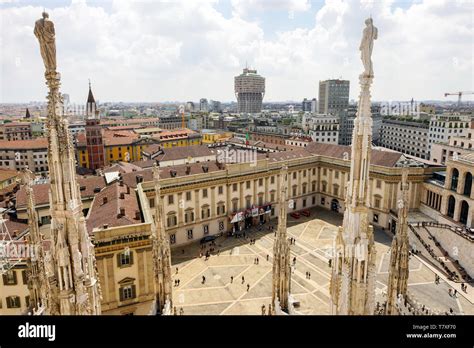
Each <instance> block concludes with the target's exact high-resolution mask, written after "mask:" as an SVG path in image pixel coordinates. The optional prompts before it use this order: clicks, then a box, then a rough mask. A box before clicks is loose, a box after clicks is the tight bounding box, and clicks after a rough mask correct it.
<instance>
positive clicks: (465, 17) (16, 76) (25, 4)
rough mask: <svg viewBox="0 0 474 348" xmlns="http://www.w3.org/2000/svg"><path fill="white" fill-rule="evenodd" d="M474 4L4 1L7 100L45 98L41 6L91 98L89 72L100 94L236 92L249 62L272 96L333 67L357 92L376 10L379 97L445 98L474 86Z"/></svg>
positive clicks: (170, 97) (168, 96) (110, 97)
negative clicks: (365, 33)
mask: <svg viewBox="0 0 474 348" xmlns="http://www.w3.org/2000/svg"><path fill="white" fill-rule="evenodd" d="M472 4H473V1H472V0H424V1H423V0H415V1H393V0H365V1H363V0H362V1H356V0H345V1H342V0H327V1H325V2H324V1H310V0H219V1H210V0H208V1H205V0H202V1H198V0H189V1H178V0H175V1H173V0H168V1H159V0H140V1H125V0H88V1H86V0H72V1H71V0H44V1H27V0H0V27H1V28H0V29H1V30H0V82H1V84H0V103H1V102H27V101H33V100H44V98H45V95H46V87H45V85H44V76H43V73H44V67H43V63H42V60H41V56H40V53H39V45H38V42H37V39H36V37H35V36H34V34H33V28H34V23H35V20H37V19H38V18H40V16H41V12H42V11H43V8H45V9H46V11H47V12H49V15H50V19H52V20H53V22H54V24H55V28H56V44H57V52H58V70H59V71H60V73H61V76H62V91H63V92H64V93H69V94H70V96H71V100H72V101H74V102H83V101H85V99H86V98H87V86H88V79H89V78H90V79H91V81H92V84H93V89H94V94H95V96H96V98H97V99H99V100H101V101H137V102H138V101H146V102H153V101H156V102H160V101H174V100H179V101H187V100H194V101H197V100H199V98H202V97H206V98H208V99H215V100H222V101H230V100H234V99H235V97H234V94H233V77H234V76H235V75H237V74H239V73H240V72H241V70H242V68H243V67H244V66H245V64H246V62H247V63H248V65H249V66H251V67H254V68H256V69H257V70H258V72H259V73H260V74H261V75H263V76H264V77H266V95H265V101H285V100H295V101H299V100H302V99H303V98H305V97H306V98H313V97H316V96H317V86H318V81H319V80H324V79H328V78H344V79H349V80H350V81H351V98H353V99H356V98H357V94H358V92H359V88H358V86H357V77H358V75H359V74H360V73H361V72H362V70H363V68H362V63H361V61H360V58H359V51H358V48H359V44H360V39H361V33H362V29H363V26H364V19H365V18H367V17H368V16H370V15H371V16H372V18H373V19H374V24H375V25H376V26H377V27H378V28H379V38H378V40H377V41H376V42H375V48H374V53H373V61H374V71H375V81H374V85H373V90H372V96H373V98H374V100H408V99H411V98H412V97H413V98H415V99H416V100H423V99H425V100H426V99H439V100H443V99H445V98H444V95H443V94H444V92H457V91H474V86H473V84H474V82H473V81H474V72H473V56H474V43H473V40H474V32H473V5H472ZM451 98H452V100H456V97H451ZM465 99H466V100H467V99H468V98H467V97H466V98H465ZM470 99H471V100H472V99H473V98H470Z"/></svg>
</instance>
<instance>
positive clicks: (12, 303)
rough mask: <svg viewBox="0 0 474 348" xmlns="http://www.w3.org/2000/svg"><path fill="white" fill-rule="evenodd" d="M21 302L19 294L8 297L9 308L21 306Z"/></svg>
mask: <svg viewBox="0 0 474 348" xmlns="http://www.w3.org/2000/svg"><path fill="white" fill-rule="evenodd" d="M20 307H21V302H20V297H19V296H9V297H7V308H20Z"/></svg>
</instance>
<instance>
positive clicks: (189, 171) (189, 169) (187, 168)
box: [186, 166, 191, 175]
mask: <svg viewBox="0 0 474 348" xmlns="http://www.w3.org/2000/svg"><path fill="white" fill-rule="evenodd" d="M189 173H191V167H190V166H186V175H189Z"/></svg>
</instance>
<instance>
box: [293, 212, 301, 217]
mask: <svg viewBox="0 0 474 348" xmlns="http://www.w3.org/2000/svg"><path fill="white" fill-rule="evenodd" d="M290 216H291V217H292V218H294V219H299V218H300V216H301V215H300V213H296V212H294V213H291V214H290Z"/></svg>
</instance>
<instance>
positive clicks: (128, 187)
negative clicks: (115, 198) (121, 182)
mask: <svg viewBox="0 0 474 348" xmlns="http://www.w3.org/2000/svg"><path fill="white" fill-rule="evenodd" d="M129 194H130V186H127V195H129Z"/></svg>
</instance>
